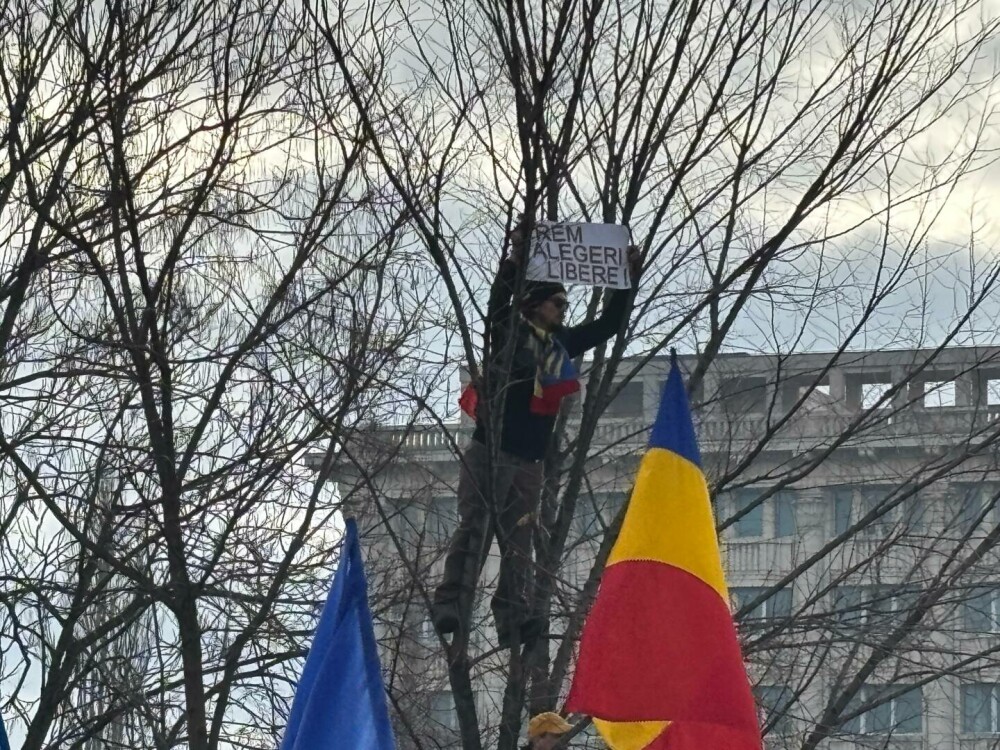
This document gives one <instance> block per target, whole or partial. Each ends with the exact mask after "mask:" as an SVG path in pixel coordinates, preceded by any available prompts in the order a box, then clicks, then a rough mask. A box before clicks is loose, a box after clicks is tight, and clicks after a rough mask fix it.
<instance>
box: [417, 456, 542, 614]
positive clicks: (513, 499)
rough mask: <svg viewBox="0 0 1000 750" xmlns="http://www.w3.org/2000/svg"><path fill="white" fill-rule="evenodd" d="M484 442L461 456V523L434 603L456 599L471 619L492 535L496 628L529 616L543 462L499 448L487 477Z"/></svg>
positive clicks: (487, 458)
mask: <svg viewBox="0 0 1000 750" xmlns="http://www.w3.org/2000/svg"><path fill="white" fill-rule="evenodd" d="M489 468H490V467H489V455H488V453H487V450H486V446H485V445H483V444H482V443H479V442H477V441H475V440H473V441H472V443H471V444H470V445H469V447H468V448H467V449H466V451H465V453H464V455H463V456H462V469H461V474H460V476H459V480H458V515H459V524H458V528H457V529H456V531H455V534H454V536H452V538H451V545H450V547H449V549H448V557H447V558H446V559H445V564H444V580H443V581H442V582H441V585H440V586H438V588H437V591H435V593H434V603H435V604H438V605H457V607H458V611H459V612H460V613H461V615H462V618H463V620H464V621H465V622H469V619H470V618H471V613H472V604H473V601H474V599H475V591H476V585H477V584H478V583H479V576H480V574H481V573H482V570H483V565H484V564H485V562H486V556H487V554H488V553H489V550H490V545H491V544H492V543H493V535H494V534H496V537H497V542H498V543H499V546H500V580H499V581H498V583H497V590H496V593H495V594H494V596H493V603H492V607H493V617H494V619H495V621H496V625H497V630H498V631H501V632H502V631H504V630H507V629H509V628H510V629H512V628H514V627H517V626H519V625H520V624H521V623H523V622H524V621H525V619H527V617H528V587H529V585H530V582H531V580H532V576H531V536H532V528H533V526H534V523H533V522H534V514H535V512H536V511H537V509H538V498H539V495H540V494H541V489H542V463H541V462H540V461H527V460H525V459H523V458H518V457H517V456H512V455H510V454H507V453H503V452H500V454H499V459H498V461H497V462H496V464H495V465H494V466H493V471H492V478H493V482H492V488H491V487H490V482H489V476H490V472H489Z"/></svg>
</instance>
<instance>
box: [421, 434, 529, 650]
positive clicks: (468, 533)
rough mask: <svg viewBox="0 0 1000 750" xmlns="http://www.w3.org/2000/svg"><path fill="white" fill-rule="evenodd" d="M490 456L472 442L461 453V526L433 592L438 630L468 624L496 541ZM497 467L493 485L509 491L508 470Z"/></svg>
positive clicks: (434, 618) (456, 530)
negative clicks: (492, 511)
mask: <svg viewBox="0 0 1000 750" xmlns="http://www.w3.org/2000/svg"><path fill="white" fill-rule="evenodd" d="M489 468H490V467H489V456H488V454H487V451H486V446H484V445H483V444H482V443H478V442H475V441H473V442H472V443H471V444H470V445H469V447H468V448H467V449H466V451H465V453H464V454H463V456H462V468H461V471H460V474H459V479H458V515H459V522H458V528H457V529H455V533H454V534H453V535H452V538H451V543H450V545H449V548H448V556H447V557H446V558H445V562H444V578H443V579H442V581H441V584H440V585H439V586H438V587H437V590H436V591H435V592H434V609H433V613H432V616H433V620H434V627H435V628H436V629H437V630H438V632H439V633H453V632H455V631H456V630H458V628H459V627H460V626H461V624H462V622H466V623H468V621H469V619H470V617H471V613H472V605H473V602H474V599H475V592H476V585H477V584H478V582H479V576H480V574H481V573H482V569H483V565H484V563H485V562H486V555H487V553H488V552H489V547H490V544H491V543H492V541H493V514H492V513H491V512H490V505H491V504H492V503H494V502H496V501H495V499H494V498H495V497H496V493H495V492H494V493H490V492H488V491H486V488H487V487H488V486H489V483H488V477H489V474H490V471H489ZM504 474H505V471H504V468H503V467H494V471H493V475H494V483H493V484H494V488H495V489H496V490H502V491H503V492H505V493H506V491H507V487H508V483H509V481H510V479H509V472H506V474H507V476H506V477H505V476H504Z"/></svg>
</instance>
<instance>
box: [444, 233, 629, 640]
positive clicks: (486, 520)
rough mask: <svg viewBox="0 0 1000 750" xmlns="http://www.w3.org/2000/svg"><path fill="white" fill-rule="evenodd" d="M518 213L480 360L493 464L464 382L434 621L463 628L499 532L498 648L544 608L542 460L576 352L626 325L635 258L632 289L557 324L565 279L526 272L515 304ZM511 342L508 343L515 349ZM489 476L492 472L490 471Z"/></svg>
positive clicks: (573, 385) (527, 629) (535, 629)
mask: <svg viewBox="0 0 1000 750" xmlns="http://www.w3.org/2000/svg"><path fill="white" fill-rule="evenodd" d="M522 227H523V223H522V225H519V226H518V227H517V228H515V229H514V230H513V232H512V233H511V243H512V248H513V249H512V252H511V255H510V258H508V259H507V260H505V261H504V262H502V263H501V265H500V270H499V272H498V274H497V277H496V280H495V281H494V282H493V287H492V289H491V290H490V299H489V304H488V307H487V314H486V331H487V340H486V362H485V365H484V370H485V380H486V388H485V389H484V391H485V395H486V396H487V397H489V399H490V400H489V406H490V407H491V408H494V409H496V408H497V406H499V405H500V404H502V409H501V410H500V413H499V414H494V415H493V416H494V419H493V421H494V423H496V421H497V420H499V423H500V444H499V446H498V447H499V451H498V453H497V457H498V458H497V460H496V461H495V462H494V464H493V466H491V465H490V460H489V451H488V450H487V447H486V442H487V437H486V426H485V424H484V422H485V420H483V419H481V418H480V416H481V412H482V408H483V404H482V403H478V404H477V401H478V399H477V392H476V390H475V389H474V388H472V387H470V388H469V389H467V390H466V392H465V393H464V394H463V396H462V400H461V404H462V408H463V410H465V411H466V412H467V413H469V414H470V415H471V416H473V417H474V418H476V420H477V424H476V429H475V432H474V434H473V436H472V442H471V443H470V445H469V447H468V448H467V449H466V450H465V453H464V454H463V456H462V470H461V475H460V477H459V483H458V512H459V518H460V520H459V525H458V528H457V529H456V531H455V534H454V536H453V537H452V539H451V545H450V548H449V551H448V556H447V559H446V560H445V570H444V580H443V581H442V582H441V585H440V586H438V588H437V591H436V592H435V594H434V606H433V621H434V626H435V628H436V629H437V631H438V632H439V633H441V634H448V633H454V632H455V631H456V630H459V629H460V628H461V629H463V630H464V631H465V632H467V629H468V624H469V619H470V618H471V611H472V603H473V598H474V595H475V589H476V585H477V583H478V581H479V576H480V573H481V572H482V568H483V564H484V563H485V562H486V555H487V553H488V552H489V548H490V545H491V544H492V541H493V535H494V534H496V536H497V541H498V544H499V546H500V556H501V559H500V580H499V582H498V584H497V590H496V593H495V595H494V596H493V602H492V608H493V617H494V620H495V622H496V628H497V637H498V640H499V643H500V645H501V646H502V647H504V648H510V647H513V646H515V645H517V644H518V643H528V642H531V641H532V640H533V639H535V638H537V637H538V635H539V634H540V630H541V624H542V621H541V618H539V617H538V616H532V615H531V613H530V612H529V605H528V590H529V585H530V582H531V576H530V574H529V571H530V566H531V557H532V555H531V537H532V524H533V522H534V518H535V514H536V511H537V509H538V503H539V496H540V494H541V488H542V462H543V459H544V458H545V453H546V450H547V449H548V445H549V441H550V439H551V437H552V431H553V429H554V427H555V421H556V415H557V414H558V412H559V406H560V404H561V402H562V399H563V398H564V397H565V396H567V395H569V394H570V393H573V392H575V391H577V390H579V387H580V386H579V381H578V379H577V373H576V369H575V367H574V366H573V363H572V359H573V358H575V357H577V356H579V355H580V354H582V353H583V352H585V351H587V350H589V349H592V348H594V347H595V346H598V345H599V344H602V343H603V342H605V341H607V340H608V339H610V338H611V337H612V336H614V335H615V334H616V333H617V332H618V331H619V329H620V328H621V326H622V323H623V322H624V320H625V317H626V315H627V311H628V308H629V301H630V299H631V297H632V295H633V294H634V293H635V291H634V290H635V287H636V285H637V282H638V277H639V270H640V267H641V263H640V258H639V252H638V249H637V248H630V249H629V255H628V259H629V266H630V272H631V274H632V287H633V288H632V289H624V290H616V291H615V292H614V293H613V294H612V295H611V298H610V300H609V301H608V304H607V306H606V307H605V309H604V312H603V313H602V314H601V316H600V317H599V318H598V319H597V320H594V321H592V322H590V323H584V324H583V325H579V326H574V327H565V326H563V319H564V317H565V315H566V308H567V307H568V304H569V303H568V300H567V298H566V289H565V288H564V287H563V285H562V284H559V283H553V282H532V281H528V282H525V283H524V285H523V290H522V293H521V295H520V298H519V299H518V301H517V314H516V315H515V314H513V295H514V291H515V288H516V286H517V281H518V274H519V273H520V264H521V262H522V246H523V243H524V237H523V236H522V235H523V229H522ZM511 348H512V350H511ZM491 480H492V481H491Z"/></svg>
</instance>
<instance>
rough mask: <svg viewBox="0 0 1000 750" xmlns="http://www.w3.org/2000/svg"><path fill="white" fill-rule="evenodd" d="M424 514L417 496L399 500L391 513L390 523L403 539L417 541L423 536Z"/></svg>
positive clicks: (411, 541) (410, 541)
mask: <svg viewBox="0 0 1000 750" xmlns="http://www.w3.org/2000/svg"><path fill="white" fill-rule="evenodd" d="M387 510H388V509H387ZM423 515H424V514H423V512H422V510H421V507H420V503H419V502H418V501H417V500H416V499H415V498H408V499H406V500H399V501H398V504H397V505H396V507H395V509H394V510H393V512H391V513H390V515H389V525H390V527H391V528H392V530H393V531H394V532H395V533H396V535H397V536H398V537H399V538H400V539H401V540H403V541H405V542H409V543H416V542H417V541H418V540H420V539H421V537H422V536H423V520H424V519H423Z"/></svg>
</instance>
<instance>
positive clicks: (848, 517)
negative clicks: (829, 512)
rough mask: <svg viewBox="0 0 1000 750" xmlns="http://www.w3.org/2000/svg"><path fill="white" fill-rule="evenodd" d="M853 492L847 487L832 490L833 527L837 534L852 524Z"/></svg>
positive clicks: (843, 531)
mask: <svg viewBox="0 0 1000 750" xmlns="http://www.w3.org/2000/svg"><path fill="white" fill-rule="evenodd" d="M853 503H854V493H853V492H852V491H851V490H849V489H844V488H841V489H836V490H834V491H833V528H834V532H835V533H836V534H837V536H840V535H841V534H843V533H845V532H846V531H847V530H848V529H849V528H851V526H852V525H853V524H854V512H853Z"/></svg>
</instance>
